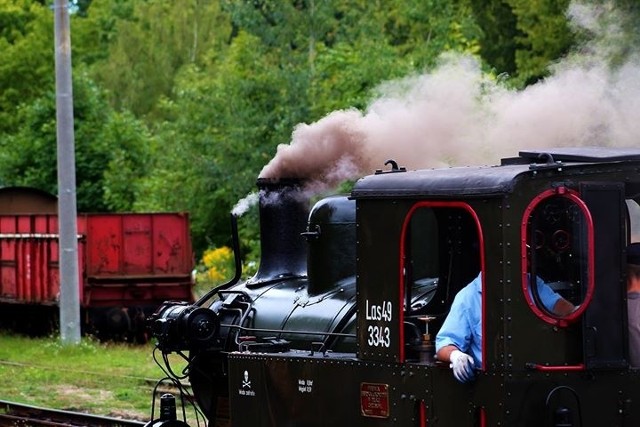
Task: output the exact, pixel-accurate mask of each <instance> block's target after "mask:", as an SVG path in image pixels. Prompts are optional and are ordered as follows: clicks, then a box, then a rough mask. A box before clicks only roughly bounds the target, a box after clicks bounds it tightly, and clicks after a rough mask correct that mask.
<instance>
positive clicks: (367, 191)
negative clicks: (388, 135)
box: [351, 147, 640, 199]
mask: <svg viewBox="0 0 640 427" xmlns="http://www.w3.org/2000/svg"><path fill="white" fill-rule="evenodd" d="M619 162H632V163H634V164H635V167H640V149H632V148H609V147H606V148H603V147H576V148H565V147H563V148H547V149H544V150H523V151H520V152H519V156H518V157H512V158H505V159H502V161H501V164H500V165H497V166H464V167H450V168H442V169H421V170H412V171H406V170H405V169H404V168H398V167H397V166H396V165H395V162H392V161H390V162H387V163H392V165H393V167H392V169H391V170H388V171H380V170H379V171H376V173H375V174H373V175H368V176H365V177H363V178H361V179H360V180H358V181H357V182H356V184H355V186H354V188H353V190H352V192H351V196H352V197H353V198H355V199H359V198H385V197H390V196H393V197H413V196H425V195H426V196H461V195H471V196H473V195H487V196H491V195H499V194H504V193H511V192H512V191H513V188H514V186H515V185H516V183H517V180H518V178H519V177H520V176H523V175H533V174H538V173H540V172H547V173H549V172H551V173H554V174H556V173H558V172H560V171H566V172H567V173H570V172H571V170H572V169H576V168H580V169H584V167H585V166H587V165H603V164H606V163H619Z"/></svg>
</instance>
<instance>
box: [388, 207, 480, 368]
mask: <svg viewBox="0 0 640 427" xmlns="http://www.w3.org/2000/svg"><path fill="white" fill-rule="evenodd" d="M420 208H457V209H462V210H465V211H467V212H468V213H469V214H470V215H471V217H472V218H473V220H474V221H475V223H476V229H477V232H478V243H479V247H480V254H479V255H480V270H481V271H482V272H483V274H482V336H483V337H484V336H485V333H484V328H485V325H486V321H485V295H486V292H485V283H486V282H485V274H484V265H485V260H484V237H483V234H482V226H481V225H480V220H479V219H478V215H477V214H476V212H475V211H474V210H473V208H472V207H471V206H469V204H467V203H465V202H454V201H452V202H447V201H422V202H417V203H416V204H414V205H413V206H412V207H411V209H409V212H407V215H406V216H405V218H404V222H403V224H402V232H401V235H400V263H399V265H400V271H399V274H400V279H399V281H398V283H399V284H400V285H399V286H400V289H399V292H398V294H399V297H400V298H399V299H400V300H399V305H398V307H403V306H404V298H405V295H404V289H405V275H404V269H405V260H406V256H405V255H406V253H405V247H406V236H407V229H408V227H409V223H410V222H411V218H412V217H413V213H414V212H415V211H416V210H418V209H420ZM399 311H400V315H399V319H398V322H400V328H399V329H400V330H399V335H400V337H399V338H400V339H399V345H400V348H399V349H398V359H399V361H400V363H404V361H405V354H404V328H403V327H402V325H404V309H402V310H399ZM485 342H486V340H484V339H483V340H482V370H483V371H484V370H486V366H485V365H486V360H487V358H486V357H485V356H486V349H485V346H486V344H485Z"/></svg>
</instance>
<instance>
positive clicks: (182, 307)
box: [149, 301, 220, 352]
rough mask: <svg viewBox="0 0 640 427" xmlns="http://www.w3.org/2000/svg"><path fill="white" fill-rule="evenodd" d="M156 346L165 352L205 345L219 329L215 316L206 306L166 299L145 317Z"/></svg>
mask: <svg viewBox="0 0 640 427" xmlns="http://www.w3.org/2000/svg"><path fill="white" fill-rule="evenodd" d="M149 324H150V326H151V331H152V334H153V336H154V337H155V338H156V339H157V340H158V347H159V348H160V349H161V350H162V351H165V352H170V351H180V350H189V349H192V348H195V347H201V346H203V345H206V343H207V342H209V341H210V340H212V339H213V338H214V337H215V336H216V334H217V333H218V330H219V328H220V321H219V320H218V315H217V314H216V313H215V312H214V311H212V310H209V309H208V308H204V307H198V306H196V305H189V304H188V303H184V302H175V301H167V302H165V303H164V304H162V305H161V306H160V308H158V310H156V312H155V313H154V314H153V315H152V316H151V317H150V318H149Z"/></svg>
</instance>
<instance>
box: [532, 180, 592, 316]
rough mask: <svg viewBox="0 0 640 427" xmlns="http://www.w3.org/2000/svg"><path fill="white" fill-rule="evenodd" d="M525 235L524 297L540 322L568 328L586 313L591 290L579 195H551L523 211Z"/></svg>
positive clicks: (587, 226)
mask: <svg viewBox="0 0 640 427" xmlns="http://www.w3.org/2000/svg"><path fill="white" fill-rule="evenodd" d="M523 233H525V235H526V239H525V241H524V244H523V248H522V251H523V269H522V271H523V277H522V289H523V292H524V294H525V298H526V299H527V301H528V303H529V306H530V307H531V309H532V310H533V311H534V312H535V313H536V315H538V316H539V317H540V318H542V319H543V320H545V321H547V322H549V323H553V324H557V325H560V326H563V325H566V324H568V323H569V322H570V321H572V320H574V319H576V318H577V317H578V316H579V315H580V314H581V313H582V312H583V311H584V309H585V308H586V307H585V302H587V303H588V300H587V298H588V297H589V296H590V294H591V292H590V289H592V286H593V284H592V281H593V280H592V279H591V277H590V276H591V271H590V265H592V264H593V263H592V262H590V257H591V256H592V253H593V252H592V241H593V226H592V223H591V217H590V214H589V211H588V209H587V208H586V205H585V204H584V203H583V202H582V201H581V200H580V198H579V197H578V195H577V193H575V192H572V191H570V190H568V189H565V190H564V191H561V192H558V191H557V190H556V191H552V190H550V191H549V192H547V193H545V194H542V195H541V196H539V197H538V198H536V199H535V200H534V201H533V202H532V203H531V204H530V205H529V207H528V208H527V210H526V213H525V218H524V220H523Z"/></svg>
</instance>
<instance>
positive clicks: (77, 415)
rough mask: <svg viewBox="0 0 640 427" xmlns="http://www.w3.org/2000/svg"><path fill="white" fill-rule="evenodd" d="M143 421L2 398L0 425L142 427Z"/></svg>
mask: <svg viewBox="0 0 640 427" xmlns="http://www.w3.org/2000/svg"><path fill="white" fill-rule="evenodd" d="M144 425H145V423H144V422H142V421H135V420H125V419H120V418H113V417H103V416H99V415H91V414H85V413H82V412H72V411H61V410H56V409H49V408H40V407H36V406H30V405H25V404H21V403H15V402H9V401H6V400H0V427H14V426H29V427H31V426H34V427H38V426H65V427H69V426H71V427H89V426H90V427H136V426H138V427H140V426H144Z"/></svg>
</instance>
